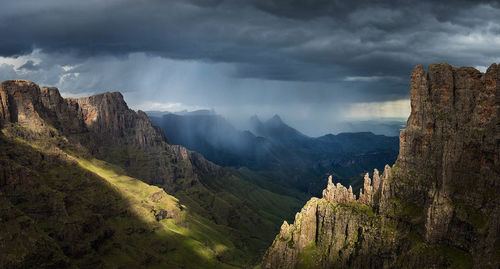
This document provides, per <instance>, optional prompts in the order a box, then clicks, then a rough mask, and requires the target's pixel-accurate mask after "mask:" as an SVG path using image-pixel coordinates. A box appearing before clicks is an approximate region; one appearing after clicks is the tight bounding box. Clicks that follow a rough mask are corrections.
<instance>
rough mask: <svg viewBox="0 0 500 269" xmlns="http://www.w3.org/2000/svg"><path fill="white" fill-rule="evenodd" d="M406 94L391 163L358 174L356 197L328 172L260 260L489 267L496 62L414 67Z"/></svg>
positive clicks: (283, 264)
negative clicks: (481, 66) (404, 119)
mask: <svg viewBox="0 0 500 269" xmlns="http://www.w3.org/2000/svg"><path fill="white" fill-rule="evenodd" d="M410 97H411V114H410V117H409V119H408V124H407V128H406V129H405V130H403V131H402V132H401V135H400V153H399V156H398V160H397V161H396V163H395V164H394V166H393V167H392V168H391V167H389V166H386V168H385V169H384V173H383V174H382V176H380V175H379V173H378V171H375V172H374V174H373V180H372V179H370V177H369V175H368V174H367V175H366V176H365V181H364V186H363V188H362V189H361V190H360V195H359V198H358V199H356V197H355V196H354V195H352V190H348V189H347V188H345V187H343V186H342V185H340V184H337V185H336V186H335V185H333V182H332V180H331V179H329V182H328V186H327V188H326V189H325V191H324V192H323V198H322V199H312V200H311V201H309V202H308V204H307V205H306V207H304V209H303V210H302V211H301V212H300V213H298V214H297V216H296V219H295V222H294V224H291V225H289V224H288V223H284V224H283V226H282V230H281V232H280V234H279V235H278V236H277V237H276V239H275V241H274V243H273V245H272V246H271V247H270V248H269V249H268V251H267V253H266V255H265V256H264V260H263V264H262V265H263V267H264V268H295V267H302V266H309V267H315V268H331V267H334V268H336V267H338V268H346V267H348V268H391V267H405V268H438V267H452V268H458V267H460V268H471V267H472V268H498V267H499V265H500V255H499V252H498V249H499V246H500V240H499V238H500V237H499V234H500V201H499V197H498V195H497V193H498V192H499V191H500V169H499V167H500V158H499V156H500V124H499V122H500V118H499V115H500V113H499V112H500V66H499V65H497V64H493V65H491V66H490V67H489V68H488V70H487V71H486V73H484V74H483V73H481V72H479V71H477V70H475V69H474V68H470V67H461V68H455V67H452V66H450V65H448V64H433V65H430V66H429V68H428V72H427V74H426V73H425V70H424V68H423V67H422V66H417V67H415V69H414V70H413V73H412V75H411V84H410ZM320 205H321V206H320ZM354 231H357V232H354ZM354 234H355V235H356V236H354ZM422 257H425V259H423V258H422Z"/></svg>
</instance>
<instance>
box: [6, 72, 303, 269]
mask: <svg viewBox="0 0 500 269" xmlns="http://www.w3.org/2000/svg"><path fill="white" fill-rule="evenodd" d="M0 127H1V130H2V137H1V142H2V155H1V158H0V193H1V196H2V198H1V199H2V208H5V209H6V211H5V212H6V213H5V215H4V216H3V217H2V219H1V225H2V227H4V228H5V229H6V230H7V229H11V228H12V227H18V228H15V229H14V230H13V231H12V233H11V232H9V233H6V234H5V236H4V235H2V237H1V238H0V248H1V251H0V253H2V255H0V265H3V266H7V267H10V266H12V267H16V266H29V265H30V264H46V265H47V266H56V264H57V266H59V263H60V264H61V266H63V265H68V266H69V265H76V266H79V267H95V266H116V267H119V266H120V265H122V264H127V263H129V262H130V264H132V265H133V264H135V265H136V266H144V265H148V266H156V265H158V266H159V265H163V266H165V265H170V266H173V267H177V266H181V265H184V264H185V266H187V267H199V266H201V265H203V266H207V267H211V266H213V267H219V266H229V265H242V264H252V263H254V262H255V261H256V259H257V257H258V256H259V255H261V254H262V253H263V251H264V250H265V246H266V244H268V242H270V241H271V240H272V236H273V235H272V233H273V230H277V228H278V225H279V222H281V220H280V219H282V218H289V217H290V216H291V214H292V212H293V211H294V210H296V208H298V207H300V204H301V202H300V201H298V200H296V199H294V198H291V197H286V196H282V195H277V194H275V193H272V192H270V191H267V190H264V189H262V188H259V187H257V186H255V185H254V184H252V183H249V182H247V181H245V180H242V179H241V178H239V177H238V176H236V175H235V174H234V173H231V172H230V171H227V170H224V169H223V168H221V167H219V166H217V165H215V164H213V163H211V162H209V161H207V160H205V159H204V158H203V156H201V155H200V154H198V153H195V152H191V151H188V150H186V149H185V148H184V147H181V146H176V145H171V144H168V143H167V142H166V140H165V138H164V137H163V134H162V132H161V131H160V130H159V129H157V128H154V127H153V126H152V124H151V120H150V119H149V118H148V117H147V116H146V114H145V113H143V112H141V111H139V112H138V113H136V112H134V111H132V110H130V109H129V108H128V107H127V105H126V103H125V102H124V100H123V97H122V96H121V94H120V93H105V94H100V95H95V96H91V97H86V98H78V99H74V98H68V99H64V98H62V97H61V96H60V94H59V92H58V90H57V89H56V88H44V87H42V88H40V87H38V86H37V85H36V84H34V83H32V82H27V81H20V80H18V81H5V82H2V83H1V84H0ZM152 185H155V186H158V187H160V188H158V187H154V186H152ZM163 190H165V191H166V192H167V193H169V194H173V195H175V196H176V198H174V197H172V196H169V195H167V194H166V193H165V192H164V191H163ZM277 201H280V203H278V202H277ZM94 219H96V220H95V221H94ZM89 222H92V223H91V224H88V223H89ZM129 223H132V224H130V225H129ZM32 224H35V225H32ZM89 225H91V226H89ZM92 225H93V226H92ZM87 226H89V227H87ZM94 226H95V227H94ZM101 228H102V229H101ZM87 233H89V235H87ZM14 239H15V240H14ZM18 240H21V241H22V243H20V241H18ZM80 241H81V246H80V243H79V242H80ZM17 244H19V246H23V244H24V246H25V247H24V248H21V247H20V248H14V247H13V246H15V245H17ZM102 244H105V245H106V247H103V248H101V247H100V246H101V245H102ZM149 244H151V246H149ZM73 245H74V247H75V248H76V250H75V249H74V247H73ZM115 246H122V247H123V248H125V249H127V250H126V251H123V252H120V251H118V250H119V249H120V248H119V247H117V248H116V250H114V247H115ZM101 250H102V251H101ZM129 252H130V253H134V254H130V255H129V254H127V253H129ZM35 253H47V255H46V256H43V257H45V259H44V258H43V257H42V256H40V257H41V258H40V257H39V256H37V255H36V254H35ZM39 258H40V259H44V260H43V261H41V260H38V259H39ZM130 260H133V261H130ZM39 262H43V263H39Z"/></svg>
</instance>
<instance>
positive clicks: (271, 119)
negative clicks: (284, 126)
mask: <svg viewBox="0 0 500 269" xmlns="http://www.w3.org/2000/svg"><path fill="white" fill-rule="evenodd" d="M269 122H276V123H283V120H282V119H281V117H280V116H279V115H278V114H274V116H273V117H272V118H270V119H269Z"/></svg>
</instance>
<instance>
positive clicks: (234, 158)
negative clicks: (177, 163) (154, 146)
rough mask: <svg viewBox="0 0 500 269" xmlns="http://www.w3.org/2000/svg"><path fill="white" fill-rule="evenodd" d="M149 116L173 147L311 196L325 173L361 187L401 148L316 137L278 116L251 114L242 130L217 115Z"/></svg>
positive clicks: (363, 138)
mask: <svg viewBox="0 0 500 269" xmlns="http://www.w3.org/2000/svg"><path fill="white" fill-rule="evenodd" d="M147 113H148V114H149V116H150V118H151V119H152V121H153V124H154V125H156V126H159V127H160V128H161V129H162V130H163V131H164V133H165V136H166V137H167V139H168V140H169V141H171V142H172V143H174V144H179V145H183V146H185V147H187V148H189V149H190V150H194V151H196V152H199V153H201V154H202V155H203V156H205V157H206V158H207V159H208V160H210V161H212V162H214V163H216V164H219V165H221V166H232V167H236V168H240V170H242V171H243V170H244V169H242V168H243V167H246V168H249V169H251V170H253V171H259V172H260V173H261V174H266V175H267V178H270V179H271V181H272V182H275V183H279V184H282V185H285V186H287V187H293V188H295V189H297V190H298V191H301V192H305V193H308V194H311V195H320V193H321V190H322V188H323V186H324V184H325V183H326V175H327V174H335V175H336V177H337V178H339V179H340V180H342V182H344V183H345V184H352V185H353V186H354V187H355V189H359V187H360V186H361V184H362V180H361V178H362V174H363V173H365V172H367V171H369V169H372V168H373V167H378V168H380V169H382V168H383V167H384V165H385V164H386V163H393V162H394V161H395V159H396V156H397V152H398V146H399V145H398V143H399V142H398V138H397V137H388V136H383V135H374V134H373V133H369V132H363V133H340V134H338V135H332V134H328V135H324V136H321V137H317V138H312V137H309V136H306V135H304V134H302V133H301V132H299V131H297V130H296V129H294V128H292V127H290V126H289V125H287V124H286V123H284V122H283V121H282V119H281V118H280V117H279V116H278V115H275V116H273V117H272V118H270V119H269V120H267V121H264V122H262V121H261V120H260V119H259V118H258V117H257V116H253V117H251V118H250V120H249V122H250V124H249V125H250V130H246V131H240V130H237V129H236V128H235V127H234V126H233V125H231V124H230V123H229V122H228V121H227V120H226V119H224V118H223V117H221V116H220V115H217V114H215V113H214V112H213V111H206V110H205V111H194V112H190V113H182V114H179V113H159V112H147ZM267 181H269V180H267ZM267 183H268V182H267Z"/></svg>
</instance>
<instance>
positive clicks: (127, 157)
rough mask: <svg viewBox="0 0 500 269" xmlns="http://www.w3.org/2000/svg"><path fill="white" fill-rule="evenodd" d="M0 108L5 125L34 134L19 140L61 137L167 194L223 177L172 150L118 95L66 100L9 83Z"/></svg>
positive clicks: (193, 156)
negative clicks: (213, 177) (25, 129)
mask: <svg viewBox="0 0 500 269" xmlns="http://www.w3.org/2000/svg"><path fill="white" fill-rule="evenodd" d="M0 104H1V105H0V125H1V124H7V123H20V124H21V125H22V126H24V127H25V128H27V129H29V130H30V132H26V131H24V130H15V128H14V129H12V128H11V130H10V131H11V132H17V134H16V135H19V136H23V137H26V136H30V137H31V138H35V139H36V138H41V137H50V136H54V132H58V133H60V134H62V135H65V136H66V137H67V138H68V139H69V142H70V143H72V144H74V145H80V146H81V149H85V151H88V152H89V154H90V155H92V156H95V157H97V158H100V159H103V160H106V161H108V162H111V163H116V164H119V165H121V166H122V167H126V168H127V170H128V172H129V173H130V174H131V175H132V176H136V177H138V178H141V179H143V180H145V181H146V182H147V183H150V184H155V185H159V186H162V187H164V188H165V189H167V190H168V191H175V190H177V189H179V188H183V187H184V186H192V185H193V184H198V183H199V181H200V180H201V178H202V177H207V176H221V175H222V174H223V173H224V172H223V170H222V169H221V168H220V167H218V166H216V165H214V164H212V163H211V162H209V161H207V160H206V159H205V158H204V157H203V156H201V155H199V154H197V153H195V152H191V151H189V150H187V149H185V148H183V147H181V146H174V145H170V144H169V143H168V142H167V141H166V139H165V137H164V135H163V133H162V132H161V130H159V129H158V128H156V127H153V125H152V123H151V120H150V119H149V118H148V116H147V115H146V114H145V113H144V112H142V111H138V112H137V113H136V112H135V111H133V110H131V109H129V108H128V106H127V104H126V103H125V101H124V99H123V96H122V95H121V93H119V92H113V93H109V92H106V93H103V94H98V95H94V96H90V97H83V98H66V99H65V98H62V97H61V95H60V93H59V90H58V89H57V88H54V87H39V86H38V85H36V84H35V83H33V82H29V81H24V80H10V81H4V82H2V83H0ZM90 155H89V156H90Z"/></svg>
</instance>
